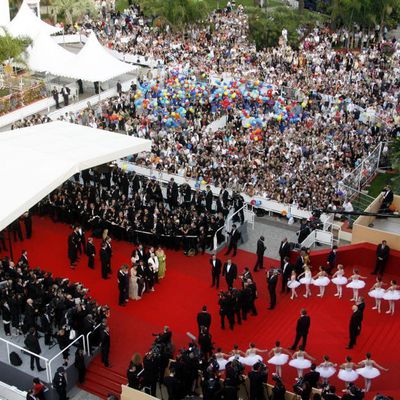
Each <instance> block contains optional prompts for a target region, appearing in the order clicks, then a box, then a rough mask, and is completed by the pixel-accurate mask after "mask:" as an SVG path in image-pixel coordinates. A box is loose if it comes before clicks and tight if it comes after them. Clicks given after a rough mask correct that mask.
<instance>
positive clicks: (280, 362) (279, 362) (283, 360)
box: [267, 353, 289, 365]
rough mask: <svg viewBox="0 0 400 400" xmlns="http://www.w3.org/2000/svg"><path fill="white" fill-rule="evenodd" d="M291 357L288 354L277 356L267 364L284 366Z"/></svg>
mask: <svg viewBox="0 0 400 400" xmlns="http://www.w3.org/2000/svg"><path fill="white" fill-rule="evenodd" d="M288 360H289V356H288V355H287V354H282V353H281V354H275V355H274V356H273V357H271V358H270V359H269V360H268V361H267V362H268V364H274V365H284V364H286V363H287V362H288Z"/></svg>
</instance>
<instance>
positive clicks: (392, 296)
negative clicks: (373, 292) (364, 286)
mask: <svg viewBox="0 0 400 400" xmlns="http://www.w3.org/2000/svg"><path fill="white" fill-rule="evenodd" d="M383 299H384V300H387V301H388V302H389V310H387V311H386V314H392V315H393V314H394V304H395V301H397V300H400V290H399V286H397V282H396V281H394V280H392V281H390V287H389V288H388V289H387V290H386V291H385V293H384V294H383Z"/></svg>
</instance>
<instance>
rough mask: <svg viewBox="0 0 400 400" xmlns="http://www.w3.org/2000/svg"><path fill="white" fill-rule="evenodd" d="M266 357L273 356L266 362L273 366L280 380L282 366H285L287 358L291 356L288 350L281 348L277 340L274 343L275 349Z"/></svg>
mask: <svg viewBox="0 0 400 400" xmlns="http://www.w3.org/2000/svg"><path fill="white" fill-rule="evenodd" d="M268 355H269V356H272V355H273V357H271V358H270V359H269V360H268V361H267V362H268V364H273V365H275V371H276V374H277V375H278V376H279V377H281V378H282V365H285V364H286V363H287V362H288V360H289V356H291V355H292V353H291V352H290V351H289V350H287V349H284V348H283V347H281V342H280V341H279V340H277V341H276V342H275V347H274V348H273V349H271V350H270V352H269V353H268Z"/></svg>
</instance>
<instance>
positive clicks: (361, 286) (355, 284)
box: [346, 279, 365, 382]
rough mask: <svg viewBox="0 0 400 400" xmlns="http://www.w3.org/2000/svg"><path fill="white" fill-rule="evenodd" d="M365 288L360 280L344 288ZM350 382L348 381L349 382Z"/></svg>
mask: <svg viewBox="0 0 400 400" xmlns="http://www.w3.org/2000/svg"><path fill="white" fill-rule="evenodd" d="M364 286H365V282H364V281H360V280H357V279H356V280H354V281H351V282H350V283H348V284H347V285H346V287H348V288H350V289H362V288H363V287H364ZM349 382H350V381H349Z"/></svg>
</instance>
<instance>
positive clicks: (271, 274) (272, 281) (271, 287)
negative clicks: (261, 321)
mask: <svg viewBox="0 0 400 400" xmlns="http://www.w3.org/2000/svg"><path fill="white" fill-rule="evenodd" d="M267 283H268V292H269V301H270V304H269V308H268V310H273V309H274V308H275V306H276V285H277V284H278V271H277V270H276V269H270V270H269V271H268V273H267Z"/></svg>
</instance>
